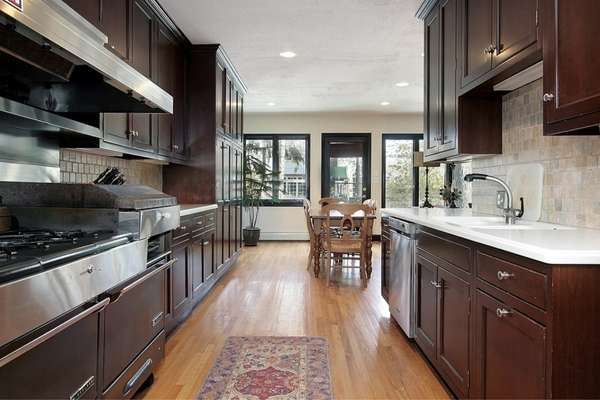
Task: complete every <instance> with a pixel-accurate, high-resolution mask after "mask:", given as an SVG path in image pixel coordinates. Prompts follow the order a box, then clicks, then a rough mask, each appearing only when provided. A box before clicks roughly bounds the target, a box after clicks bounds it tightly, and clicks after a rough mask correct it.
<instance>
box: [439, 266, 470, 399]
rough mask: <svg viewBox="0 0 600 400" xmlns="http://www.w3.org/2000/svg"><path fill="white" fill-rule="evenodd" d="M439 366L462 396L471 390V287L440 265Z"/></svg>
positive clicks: (457, 392) (447, 379) (450, 383)
mask: <svg viewBox="0 0 600 400" xmlns="http://www.w3.org/2000/svg"><path fill="white" fill-rule="evenodd" d="M438 282H439V283H440V285H441V288H440V290H439V295H438V316H439V319H438V335H437V366H438V368H439V370H440V372H441V374H442V375H443V376H444V377H445V378H446V381H447V382H448V383H449V385H450V386H451V387H452V388H453V389H454V391H455V393H456V394H458V395H459V396H458V397H460V398H462V397H467V396H468V393H469V340H470V335H469V334H470V329H469V327H470V319H471V318H470V317H471V315H470V314H471V304H470V303H471V289H470V285H469V283H468V282H465V281H464V280H462V279H461V278H459V277H457V276H456V275H454V274H452V273H450V272H449V271H446V270H445V269H443V268H441V267H440V268H438Z"/></svg>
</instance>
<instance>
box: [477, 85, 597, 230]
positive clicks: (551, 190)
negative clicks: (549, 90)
mask: <svg viewBox="0 0 600 400" xmlns="http://www.w3.org/2000/svg"><path fill="white" fill-rule="evenodd" d="M541 98H542V81H541V80H538V81H535V82H532V83H530V84H529V85H527V86H524V87H522V88H520V89H517V90H516V91H514V92H511V93H509V94H507V95H505V96H504V98H503V100H502V147H503V154H501V155H497V156H491V157H484V158H476V159H474V160H472V161H471V168H472V171H473V172H479V173H485V174H491V175H496V176H499V177H501V178H505V177H506V169H507V167H508V166H511V165H517V164H528V163H539V164H541V165H542V166H543V167H544V184H543V193H542V213H541V221H544V222H550V223H558V224H565V225H573V226H581V227H589V228H599V229H600V165H599V158H600V136H571V137H567V136H562V137H546V136H543V121H542V116H543V115H542V101H541ZM467 170H468V168H467ZM489 185H493V184H491V183H485V182H479V183H478V184H476V185H473V186H472V193H471V196H472V202H473V208H474V210H475V211H477V212H483V213H487V214H497V213H498V212H499V211H498V210H497V209H496V208H495V195H496V191H497V186H495V185H493V186H489Z"/></svg>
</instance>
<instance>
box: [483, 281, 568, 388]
mask: <svg viewBox="0 0 600 400" xmlns="http://www.w3.org/2000/svg"><path fill="white" fill-rule="evenodd" d="M475 318H476V322H475V326H476V331H475V333H474V338H475V349H474V351H475V358H474V359H475V360H477V362H478V364H479V365H478V368H475V374H474V377H473V378H474V379H473V391H472V392H471V396H472V397H475V398H494V399H500V398H502V399H516V398H519V399H543V398H546V397H548V396H547V393H546V361H547V360H546V328H545V327H544V326H542V325H541V324H539V323H538V322H536V321H534V320H532V319H531V318H529V317H527V316H525V315H523V314H522V313H520V312H519V311H517V310H514V309H513V308H512V307H510V306H508V305H506V304H504V303H502V302H501V301H499V300H497V299H495V298H493V297H492V296H489V295H488V294H486V293H484V292H483V291H481V290H477V292H476V294H475ZM573 340H577V339H576V338H573Z"/></svg>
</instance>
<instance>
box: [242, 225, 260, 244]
mask: <svg viewBox="0 0 600 400" xmlns="http://www.w3.org/2000/svg"><path fill="white" fill-rule="evenodd" d="M259 239H260V228H256V227H246V228H244V246H256V245H257V244H258V240H259Z"/></svg>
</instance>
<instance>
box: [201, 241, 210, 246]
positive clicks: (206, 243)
mask: <svg viewBox="0 0 600 400" xmlns="http://www.w3.org/2000/svg"><path fill="white" fill-rule="evenodd" d="M209 244H210V242H209V241H208V240H207V241H206V242H203V243H202V245H203V246H208V245H209Z"/></svg>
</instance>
